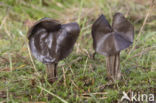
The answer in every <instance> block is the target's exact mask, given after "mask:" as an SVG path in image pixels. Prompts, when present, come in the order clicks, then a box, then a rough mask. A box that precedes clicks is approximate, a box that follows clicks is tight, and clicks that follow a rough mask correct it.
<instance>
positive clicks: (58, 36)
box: [28, 18, 80, 83]
mask: <svg viewBox="0 0 156 103" xmlns="http://www.w3.org/2000/svg"><path fill="white" fill-rule="evenodd" d="M79 32H80V28H79V25H78V24H77V23H68V24H60V23H59V22H58V21H56V20H53V19H51V18H43V19H41V20H39V21H37V22H36V23H35V24H34V25H33V26H32V27H31V28H30V29H29V31H28V39H29V47H30V50H31V53H32V55H33V56H34V57H35V58H36V59H37V60H38V61H40V62H42V63H44V64H46V69H47V76H48V81H49V82H50V83H53V82H54V81H56V79H57V64H58V62H59V61H60V60H62V59H64V58H65V57H67V56H68V55H69V54H70V53H71V52H72V49H73V46H74V44H75V42H76V40H77V38H78V35H79Z"/></svg>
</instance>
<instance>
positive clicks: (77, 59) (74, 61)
mask: <svg viewBox="0 0 156 103" xmlns="http://www.w3.org/2000/svg"><path fill="white" fill-rule="evenodd" d="M81 59H82V57H78V58H76V59H75V60H73V61H72V62H70V64H67V65H72V64H74V63H76V62H77V61H79V60H81ZM64 66H66V64H62V65H60V66H58V67H64Z"/></svg>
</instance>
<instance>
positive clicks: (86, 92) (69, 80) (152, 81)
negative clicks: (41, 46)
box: [0, 0, 156, 103]
mask: <svg viewBox="0 0 156 103" xmlns="http://www.w3.org/2000/svg"><path fill="white" fill-rule="evenodd" d="M155 4H156V2H155V1H154V0H153V1H152V0H0V102H2V103H6V102H8V103H14V102H22V103H25V102H26V103H28V102H33V103H34V102H37V103H47V102H50V103H61V102H65V101H67V102H69V103H119V102H120V99H121V97H122V92H123V91H125V92H126V93H129V94H130V93H131V92H132V91H134V92H139V93H144V94H148V93H155V95H156V64H155V63H156V27H155V26H156V11H155V10H156V6H155ZM116 12H121V13H123V14H124V15H125V17H126V18H127V19H128V20H129V21H130V22H131V23H132V24H133V25H134V27H135V40H134V43H133V45H132V46H131V47H129V48H128V49H126V50H124V51H122V52H121V56H120V57H121V64H120V65H121V70H122V77H123V80H121V81H118V82H116V83H112V82H110V81H108V80H106V68H105V57H104V56H102V55H100V54H97V55H96V60H93V59H92V58H91V54H92V53H93V52H94V50H93V48H92V37H91V26H92V24H93V22H94V21H95V20H96V19H97V18H98V17H99V15H100V14H104V15H105V16H106V18H107V19H108V20H109V21H110V23H111V22H112V17H113V15H114V13H116ZM43 17H50V18H53V19H56V20H59V21H60V22H61V23H69V22H75V21H76V22H78V23H79V25H80V27H81V32H80V36H79V38H78V40H77V42H76V44H75V47H74V50H73V52H72V53H71V54H70V55H69V56H68V57H67V58H66V59H64V60H63V61H61V62H60V63H59V64H58V81H57V82H55V83H54V84H52V85H51V84H49V83H48V82H47V77H46V73H45V66H44V65H43V64H42V63H40V62H38V61H37V60H35V59H34V58H33V60H31V56H30V52H29V51H28V44H27V43H28V40H27V31H28V29H29V28H30V27H31V26H32V24H33V23H34V22H35V21H37V20H39V19H41V18H43ZM54 95H55V96H54ZM58 97H59V98H58ZM63 100H64V101H63Z"/></svg>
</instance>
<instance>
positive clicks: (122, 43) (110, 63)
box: [92, 13, 134, 80]
mask: <svg viewBox="0 0 156 103" xmlns="http://www.w3.org/2000/svg"><path fill="white" fill-rule="evenodd" d="M92 37H93V48H94V50H95V52H96V53H99V54H102V55H104V56H106V68H107V76H108V78H109V79H112V80H119V79H120V78H121V70H120V51H121V50H123V49H126V48H128V47H129V46H130V45H131V44H132V43H133V38H134V27H133V25H132V24H131V23H130V22H129V21H128V20H127V19H126V18H125V17H124V16H123V15H122V14H121V13H116V14H115V15H114V16H113V22H112V26H110V24H109V22H108V21H107V20H106V18H105V16H104V15H101V16H100V17H99V18H98V19H97V20H96V21H95V22H94V24H93V26H92Z"/></svg>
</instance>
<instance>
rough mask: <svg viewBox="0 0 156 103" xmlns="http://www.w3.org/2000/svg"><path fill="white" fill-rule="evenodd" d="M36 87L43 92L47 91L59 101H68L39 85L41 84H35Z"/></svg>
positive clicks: (64, 102)
mask: <svg viewBox="0 0 156 103" xmlns="http://www.w3.org/2000/svg"><path fill="white" fill-rule="evenodd" d="M37 87H38V88H40V89H41V90H44V91H45V92H47V93H49V94H50V95H52V96H54V97H56V98H57V99H59V100H60V101H62V102H63V103H68V102H67V101H66V100H64V99H62V98H61V97H59V96H57V95H55V94H54V93H52V92H50V91H48V90H47V89H45V88H43V87H41V86H37Z"/></svg>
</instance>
